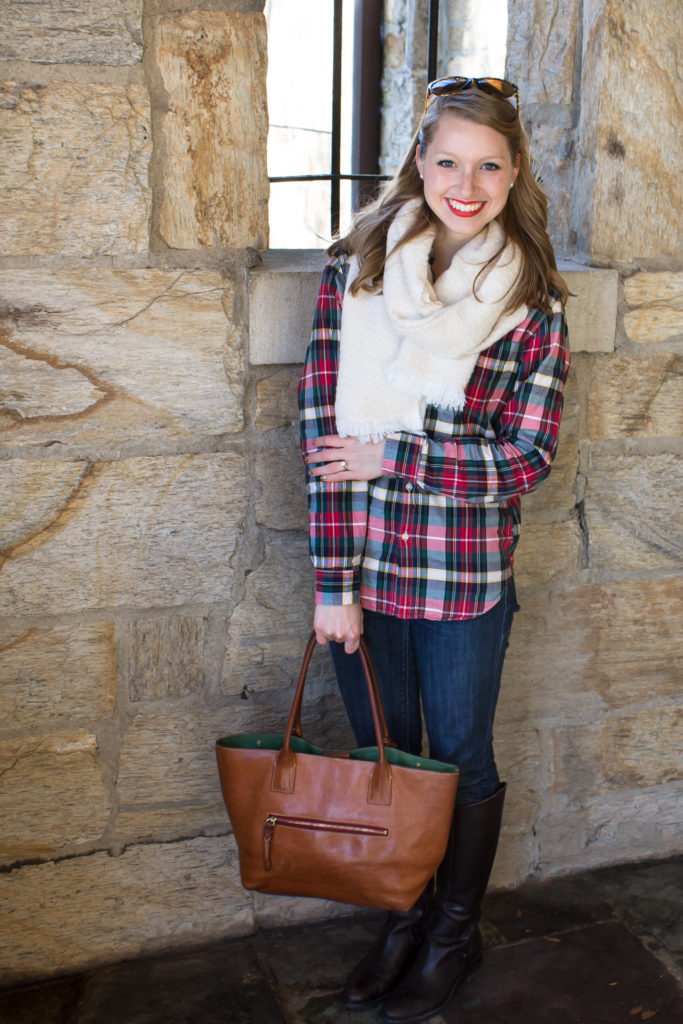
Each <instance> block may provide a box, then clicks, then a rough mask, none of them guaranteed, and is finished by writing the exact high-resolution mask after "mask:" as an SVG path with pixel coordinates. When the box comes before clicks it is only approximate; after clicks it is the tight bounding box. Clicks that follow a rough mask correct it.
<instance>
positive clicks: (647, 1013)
mask: <svg viewBox="0 0 683 1024" xmlns="http://www.w3.org/2000/svg"><path fill="white" fill-rule="evenodd" d="M656 1016H657V1011H656V1010H646V1011H645V1013H644V1014H642V1015H641V1018H640V1019H641V1020H651V1019H652V1018H653V1017H656Z"/></svg>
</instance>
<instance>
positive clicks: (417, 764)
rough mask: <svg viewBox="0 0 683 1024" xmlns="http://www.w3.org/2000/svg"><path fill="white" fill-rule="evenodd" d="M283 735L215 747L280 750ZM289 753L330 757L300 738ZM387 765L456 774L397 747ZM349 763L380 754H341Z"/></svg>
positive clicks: (251, 736) (231, 740) (229, 740)
mask: <svg viewBox="0 0 683 1024" xmlns="http://www.w3.org/2000/svg"><path fill="white" fill-rule="evenodd" d="M284 739H285V738H284V736H283V735H282V733H237V734H236V735H234V736H224V737H223V738H222V739H220V740H217V741H216V746H218V747H230V748H232V749H233V750H235V749H237V750H279V749H280V748H281V746H282V744H283V743H284ZM292 749H293V750H294V752H295V753H296V754H313V755H315V756H317V757H325V756H329V754H326V751H325V750H323V748H322V747H315V746H313V744H312V743H308V742H307V740H302V739H301V738H300V737H299V736H292ZM385 749H386V755H387V761H388V762H389V764H393V765H396V766H397V767H400V768H418V769H421V770H422V771H426V772H444V773H446V774H448V773H453V772H457V771H458V768H457V767H456V766H455V765H454V764H446V763H445V762H444V761H433V760H431V758H428V757H417V756H416V755H415V754H407V753H406V752H405V750H397V749H396V747H386V748H385ZM347 753H348V757H349V759H350V760H351V761H378V760H379V750H378V749H377V747H358V748H357V749H356V750H349V751H348V752H347V751H344V754H345V755H347Z"/></svg>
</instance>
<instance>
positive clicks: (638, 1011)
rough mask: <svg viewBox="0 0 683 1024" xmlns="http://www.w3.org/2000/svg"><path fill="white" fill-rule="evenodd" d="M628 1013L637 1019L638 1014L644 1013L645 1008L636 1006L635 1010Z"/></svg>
mask: <svg viewBox="0 0 683 1024" xmlns="http://www.w3.org/2000/svg"><path fill="white" fill-rule="evenodd" d="M628 1012H629V1013H630V1014H631V1016H632V1017H635V1016H637V1014H639V1013H642V1012H643V1007H642V1006H634V1007H633V1009H632V1010H629V1011H628Z"/></svg>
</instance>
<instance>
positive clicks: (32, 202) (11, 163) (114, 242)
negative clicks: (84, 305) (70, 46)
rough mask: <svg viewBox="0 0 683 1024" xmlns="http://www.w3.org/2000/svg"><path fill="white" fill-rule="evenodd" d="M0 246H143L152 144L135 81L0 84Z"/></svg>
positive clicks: (13, 250) (103, 250)
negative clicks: (0, 149) (1, 152)
mask: <svg viewBox="0 0 683 1024" xmlns="http://www.w3.org/2000/svg"><path fill="white" fill-rule="evenodd" d="M0 133H1V134H2V135H3V136H4V137H5V140H6V144H5V159H4V161H3V163H2V165H1V166H0V225H1V227H0V250H1V251H2V252H4V253H6V254H8V255H12V254H14V255H45V256H54V255H59V254H63V255H70V256H79V257H84V256H95V255H102V254H109V255H123V254H127V253H138V252H144V251H145V250H146V249H147V248H148V244H149V242H148V222H149V217H150V211H151V192H150V188H149V185H148V172H149V161H150V156H151V152H152V143H151V133H150V109H149V98H148V95H147V91H146V90H145V89H144V87H143V86H141V85H134V84H133V85H128V86H117V85H97V84H94V83H90V84H88V85H79V84H75V83H70V82H69V83H67V82H64V83H52V84H50V85H48V86H32V85H25V84H17V83H15V82H5V83H4V84H2V86H0Z"/></svg>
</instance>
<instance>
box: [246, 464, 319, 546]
mask: <svg viewBox="0 0 683 1024" xmlns="http://www.w3.org/2000/svg"><path fill="white" fill-rule="evenodd" d="M255 468H256V479H257V480H258V482H259V487H260V494H259V496H258V498H257V499H256V522H257V523H260V524H261V525H262V526H269V527H270V528H271V529H273V530H307V529H308V509H307V504H306V481H305V477H304V465H303V462H302V459H301V452H300V451H299V447H298V445H297V447H296V448H294V447H291V448H278V449H274V450H271V451H267V452H260V453H259V454H258V455H257V456H256V464H255Z"/></svg>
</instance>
